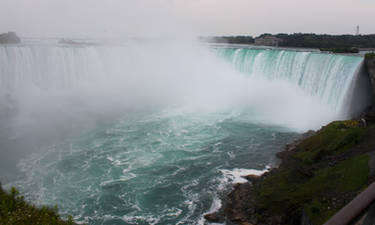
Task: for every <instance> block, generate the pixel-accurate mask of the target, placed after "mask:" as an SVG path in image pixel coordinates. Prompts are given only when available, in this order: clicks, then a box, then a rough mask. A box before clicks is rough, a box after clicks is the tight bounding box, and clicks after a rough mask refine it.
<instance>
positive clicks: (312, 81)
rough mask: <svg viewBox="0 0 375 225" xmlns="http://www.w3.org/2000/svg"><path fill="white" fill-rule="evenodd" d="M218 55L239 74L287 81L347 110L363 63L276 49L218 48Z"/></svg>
mask: <svg viewBox="0 0 375 225" xmlns="http://www.w3.org/2000/svg"><path fill="white" fill-rule="evenodd" d="M216 50H217V54H218V55H219V56H221V57H223V58H225V59H226V60H228V61H230V62H231V63H232V64H233V65H234V66H235V68H236V69H237V70H238V71H241V72H243V73H246V74H248V75H250V76H260V77H266V78H268V79H270V80H286V81H288V82H291V83H293V84H296V85H298V86H299V87H301V88H302V89H303V90H304V91H305V92H307V93H308V94H309V95H311V96H316V97H318V98H319V99H320V100H321V101H322V103H324V104H327V105H329V106H330V107H332V108H334V109H336V111H341V110H345V108H347V107H350V106H348V105H345V104H346V103H347V102H348V101H347V100H346V98H347V97H348V95H349V96H351V94H349V92H350V90H351V88H350V87H351V84H352V83H353V81H355V80H356V78H355V77H356V74H357V72H358V71H359V67H361V63H362V61H363V58H362V57H359V56H348V55H337V54H322V53H316V52H299V51H289V50H275V49H246V48H242V49H240V48H218V49H216Z"/></svg>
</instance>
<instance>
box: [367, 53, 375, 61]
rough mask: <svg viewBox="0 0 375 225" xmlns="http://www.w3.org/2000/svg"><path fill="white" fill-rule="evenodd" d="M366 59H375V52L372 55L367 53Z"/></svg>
mask: <svg viewBox="0 0 375 225" xmlns="http://www.w3.org/2000/svg"><path fill="white" fill-rule="evenodd" d="M365 58H366V59H367V60H368V59H373V58H375V52H372V53H367V54H366V55H365Z"/></svg>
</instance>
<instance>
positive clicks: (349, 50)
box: [320, 47, 359, 53]
mask: <svg viewBox="0 0 375 225" xmlns="http://www.w3.org/2000/svg"><path fill="white" fill-rule="evenodd" d="M320 51H322V52H333V53H358V52H359V50H358V49H357V48H348V47H346V48H321V49H320Z"/></svg>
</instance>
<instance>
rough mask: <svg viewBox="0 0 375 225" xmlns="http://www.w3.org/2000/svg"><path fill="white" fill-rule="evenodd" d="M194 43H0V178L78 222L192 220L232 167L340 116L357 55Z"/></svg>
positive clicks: (263, 159)
mask: <svg viewBox="0 0 375 225" xmlns="http://www.w3.org/2000/svg"><path fill="white" fill-rule="evenodd" d="M200 47H201V46H200ZM200 47H199V48H196V46H190V45H188V46H185V47H181V46H180V45H177V46H168V45H167V46H160V45H157V46H153V45H147V44H145V43H143V44H142V45H129V46H127V45H125V46H65V45H30V46H27V45H26V46H0V63H1V64H0V86H1V90H0V106H1V107H0V122H1V123H0V131H1V132H0V147H1V152H0V155H1V157H0V166H1V169H2V170H1V172H0V180H1V181H2V182H3V184H5V187H8V188H9V187H10V186H12V185H14V186H16V187H18V188H19V189H20V190H21V192H22V193H24V194H25V197H26V199H27V200H29V201H31V202H34V203H37V204H47V205H55V204H58V206H59V208H60V212H62V213H63V214H64V215H67V214H70V215H73V217H74V219H75V221H77V222H79V223H81V222H82V223H88V224H204V223H205V222H204V219H203V215H204V214H205V213H207V212H212V211H214V210H215V209H218V208H219V207H220V206H221V204H222V199H224V198H225V195H226V194H227V193H228V191H229V190H230V187H231V184H232V183H235V182H243V179H241V177H240V175H246V174H249V173H258V174H259V173H261V172H263V171H264V170H265V169H266V168H267V167H268V166H271V165H272V164H273V163H274V160H275V158H274V155H275V153H276V152H278V151H281V150H282V149H283V147H284V146H285V144H287V143H289V142H291V141H293V140H295V139H296V138H298V137H300V133H301V132H303V131H306V130H308V129H317V128H319V127H320V126H322V125H324V124H325V123H327V122H329V121H331V120H333V119H340V118H344V117H345V115H343V114H342V110H343V108H344V106H345V102H346V101H347V98H348V96H350V92H351V86H352V84H353V82H354V81H355V76H356V71H357V70H358V68H359V66H360V64H361V62H362V58H360V57H354V56H340V55H328V54H317V53H311V52H295V51H283V50H257V49H233V48H224V49H214V50H212V49H205V50H201V49H200Z"/></svg>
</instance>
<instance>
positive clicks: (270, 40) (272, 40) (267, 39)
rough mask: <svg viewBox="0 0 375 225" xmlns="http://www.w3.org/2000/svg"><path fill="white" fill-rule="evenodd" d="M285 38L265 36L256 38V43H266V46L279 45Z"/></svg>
mask: <svg viewBox="0 0 375 225" xmlns="http://www.w3.org/2000/svg"><path fill="white" fill-rule="evenodd" d="M282 41H283V39H280V38H277V37H275V36H263V37H257V38H255V41H254V44H255V45H265V46H279V44H280V43H281V42H282Z"/></svg>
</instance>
